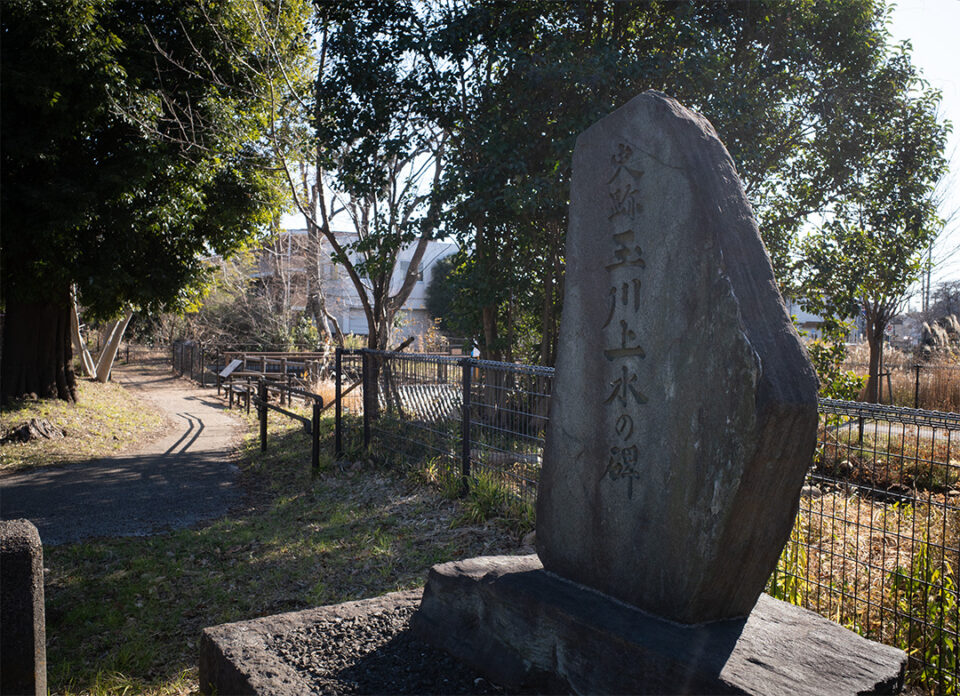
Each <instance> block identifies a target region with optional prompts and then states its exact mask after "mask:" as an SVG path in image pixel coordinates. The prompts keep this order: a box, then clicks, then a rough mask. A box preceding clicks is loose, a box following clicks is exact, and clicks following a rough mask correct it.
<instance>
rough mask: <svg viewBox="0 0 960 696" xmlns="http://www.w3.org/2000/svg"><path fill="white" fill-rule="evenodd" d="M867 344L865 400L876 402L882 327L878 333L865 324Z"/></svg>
mask: <svg viewBox="0 0 960 696" xmlns="http://www.w3.org/2000/svg"><path fill="white" fill-rule="evenodd" d="M866 334H867V345H868V346H869V347H870V368H869V370H868V372H867V389H866V400H867V402H868V403H871V404H875V403H877V395H878V392H877V385H879V383H880V375H879V372H880V343H881V341H883V329H881V330H880V332H879V333H877V332H876V331H874V330H873V327H872V326H869V325H868V326H867V331H866Z"/></svg>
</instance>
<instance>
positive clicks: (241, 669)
mask: <svg viewBox="0 0 960 696" xmlns="http://www.w3.org/2000/svg"><path fill="white" fill-rule="evenodd" d="M419 601H420V591H419V590H407V591H404V592H393V593H391V594H386V595H383V596H382V597H375V598H373V599H362V600H358V601H355V602H344V603H343V604H335V605H332V606H326V607H319V608H317V609H309V610H307V611H296V612H288V613H286V614H277V615H275V616H266V617H263V618H260V619H253V620H250V621H240V622H237V623H229V624H221V625H219V626H213V627H210V628H205V629H203V633H202V634H201V637H200V691H201V692H202V693H205V694H210V693H217V694H238V695H243V694H259V695H260V696H301V695H302V694H311V693H315V689H313V688H312V686H311V685H310V682H309V680H308V679H307V677H306V675H302V674H299V673H298V672H297V670H295V669H294V668H293V667H292V666H291V665H290V664H289V663H288V662H287V661H286V660H284V659H283V657H282V656H281V655H280V654H279V653H278V652H277V650H276V649H275V648H274V647H273V646H272V644H273V641H274V637H275V636H277V635H283V634H288V633H291V632H293V631H296V630H298V629H302V628H303V627H305V626H310V625H311V624H316V623H319V622H322V621H325V620H329V619H330V618H333V617H336V618H340V619H349V618H355V617H362V616H364V615H367V614H371V613H376V612H378V611H382V610H384V609H388V608H393V607H397V606H409V605H414V606H415V605H416V604H417V603H418V602H419Z"/></svg>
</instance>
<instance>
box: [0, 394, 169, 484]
mask: <svg viewBox="0 0 960 696" xmlns="http://www.w3.org/2000/svg"><path fill="white" fill-rule="evenodd" d="M31 418H44V419H46V420H49V421H50V422H51V423H53V424H54V425H56V426H58V427H60V428H63V429H64V430H65V431H66V437H64V438H62V439H57V440H46V439H41V440H33V441H31V442H23V443H21V442H10V443H7V444H3V445H0V472H2V473H8V472H11V471H16V470H21V469H27V468H31V467H36V466H45V465H51V464H69V463H72V462H79V461H86V460H89V459H95V458H97V457H105V456H110V455H112V454H117V453H119V452H121V451H122V450H124V449H126V448H128V447H129V446H130V445H131V444H132V443H143V442H146V441H148V440H149V439H150V438H152V437H155V436H157V435H159V434H160V433H161V432H163V431H164V430H165V429H166V428H167V427H169V423H168V421H167V419H166V416H165V415H164V414H163V412H162V411H160V410H159V409H157V408H156V407H155V406H154V405H153V404H152V403H150V402H149V401H147V400H145V399H141V398H139V397H138V396H136V395H134V394H132V393H130V392H129V391H127V390H126V389H124V388H123V387H121V386H120V385H119V384H114V383H108V384H100V383H99V382H94V381H91V380H85V379H84V380H79V382H78V384H77V402H76V403H70V402H67V401H60V400H59V399H21V400H18V401H15V402H14V403H13V404H11V405H10V406H9V407H5V408H4V409H3V412H2V413H0V431H3V432H6V431H7V430H8V429H10V428H13V427H16V426H17V425H19V424H21V423H23V422H25V421H29V420H30V419H31Z"/></svg>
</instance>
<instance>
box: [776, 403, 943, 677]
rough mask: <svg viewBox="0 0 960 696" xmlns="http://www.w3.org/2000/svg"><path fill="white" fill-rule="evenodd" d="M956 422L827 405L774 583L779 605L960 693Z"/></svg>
mask: <svg viewBox="0 0 960 696" xmlns="http://www.w3.org/2000/svg"><path fill="white" fill-rule="evenodd" d="M958 439H960V414H956V413H944V412H931V411H918V410H914V409H905V408H894V407H889V406H877V405H872V404H861V403H855V402H844V401H831V400H826V399H823V400H821V401H820V430H819V446H818V448H817V454H816V456H815V458H814V462H813V464H812V466H811V469H810V472H809V473H808V476H807V485H806V487H805V488H804V491H803V496H802V497H801V501H800V512H799V516H798V520H797V525H796V527H795V528H794V530H793V534H792V536H791V539H790V541H789V542H788V544H787V547H786V549H785V550H784V554H783V557H782V558H781V562H780V566H779V568H778V570H779V576H778V575H777V574H775V576H774V578H773V579H772V581H771V585H772V586H773V588H774V590H775V592H774V594H778V595H781V596H782V598H786V599H789V600H791V601H793V602H794V603H797V604H800V605H802V606H805V607H807V608H809V609H813V610H814V611H816V612H817V613H819V614H822V615H824V616H827V617H829V618H832V619H834V620H836V621H838V622H840V623H842V624H843V625H845V626H847V627H849V628H852V629H854V630H856V631H857V632H858V633H860V634H861V635H864V636H866V637H868V638H871V639H874V640H877V641H880V642H883V643H887V644H889V645H895V646H897V647H900V648H903V649H904V650H906V651H907V653H908V655H909V658H910V664H909V675H910V678H911V680H912V681H913V682H916V683H918V685H919V686H921V687H923V688H924V689H925V690H926V691H928V692H931V693H957V687H958V665H957V650H958V647H960V646H958V640H960V635H958V631H960V601H958V589H960V588H958V583H957V580H958V576H960V574H958V562H960V453H958V444H960V443H958Z"/></svg>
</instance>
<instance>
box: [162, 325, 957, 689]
mask: <svg viewBox="0 0 960 696" xmlns="http://www.w3.org/2000/svg"><path fill="white" fill-rule="evenodd" d="M208 359H209V356H207V357H204V354H203V352H202V351H201V350H200V349H199V348H193V349H191V348H190V346H189V344H184V345H183V346H181V347H180V348H176V347H175V348H174V366H175V368H177V367H179V369H180V370H182V371H183V373H184V374H187V373H188V372H189V373H191V374H193V375H194V378H195V379H198V381H199V380H200V379H203V377H202V376H201V375H202V373H203V371H204V369H203V365H205V364H208V363H204V361H205V360H208ZM207 369H208V370H209V368H207ZM332 372H333V375H334V376H335V378H336V379H335V390H334V398H333V401H332V408H334V411H335V423H336V427H335V455H336V456H337V458H344V457H352V456H361V454H362V453H363V452H366V453H367V455H368V456H373V457H377V458H380V459H382V460H386V461H391V462H396V463H400V462H404V463H405V464H406V465H408V466H415V467H419V468H421V469H422V470H424V471H425V472H429V473H430V474H431V476H433V477H434V478H435V480H437V481H438V482H439V483H441V484H443V485H447V486H449V490H451V491H453V492H458V491H459V492H461V493H463V492H465V491H466V490H467V489H468V488H469V487H471V486H473V487H480V488H486V489H489V488H490V487H491V486H493V487H495V488H496V489H497V490H498V491H499V492H500V493H502V494H503V496H504V498H505V499H508V500H510V501H512V504H513V505H514V506H515V507H514V508H513V509H512V512H513V513H517V512H519V514H521V515H525V516H528V519H530V520H532V519H533V516H534V507H535V501H536V487H537V482H538V480H539V473H540V466H541V457H542V452H543V444H544V438H545V433H546V426H547V421H548V414H549V402H550V395H551V392H552V383H553V369H552V368H543V367H534V366H528V365H513V364H505V363H495V362H487V361H481V360H475V359H472V358H459V357H453V356H437V355H418V354H404V353H395V352H381V351H370V350H338V351H337V352H336V356H335V362H334V365H333V369H332ZM211 384H212V383H211ZM265 388H266V389H274V388H275V389H277V390H278V391H277V393H278V394H279V393H281V392H282V390H283V388H284V386H283V385H270V384H268V386H267V387H265ZM258 389H259V386H258V385H257V384H256V383H251V388H250V389H248V390H247V395H248V396H247V399H248V403H249V400H250V399H251V398H252V400H253V403H255V404H257V405H258V406H260V405H261V404H262V403H264V401H263V400H261V398H260V397H259V396H258V395H257V394H256V391H257V390H258ZM315 396H317V397H318V398H319V395H315ZM288 398H289V394H288ZM267 403H269V400H267ZM271 406H274V404H271ZM248 407H249V406H248ZM265 412H266V410H265V409H263V410H262V411H261V413H265ZM819 413H820V417H819V435H818V447H817V452H816V456H815V458H814V461H813V462H812V463H811V468H810V470H809V472H808V475H807V480H806V485H805V486H804V489H803V492H802V496H801V500H800V509H799V513H798V518H797V523H796V525H795V527H794V529H793V532H792V534H791V537H790V540H789V542H788V543H787V545H786V547H785V549H784V552H783V555H782V557H781V560H780V563H779V564H778V567H777V570H776V571H775V572H774V574H773V576H772V577H771V579H770V583H769V586H768V590H769V591H770V592H771V594H773V595H774V596H777V597H779V598H781V599H786V600H788V601H791V602H793V603H795V604H799V605H801V606H804V607H806V608H809V609H812V610H814V611H816V612H818V613H820V614H822V615H824V616H827V617H828V618H830V619H833V620H835V621H838V622H839V623H841V624H843V625H845V626H847V627H849V628H851V629H853V630H856V631H857V632H859V633H861V634H862V635H864V636H866V637H868V638H871V639H874V640H878V641H881V642H884V643H887V644H890V645H895V646H898V647H901V648H903V649H904V650H906V651H907V653H908V655H909V671H908V679H909V680H910V681H911V682H913V683H915V684H917V685H919V686H920V687H922V689H923V690H924V691H926V692H928V693H938V694H955V693H957V692H958V686H960V675H958V659H957V658H958V652H960V449H958V448H960V442H958V440H960V414H958V413H948V412H937V411H922V410H916V409H908V408H898V407H891V406H884V405H876V404H862V403H857V402H846V401H832V400H826V399H823V400H821V401H820V403H819ZM263 422H264V421H263V419H261V423H263ZM311 425H313V424H312V423H311ZM261 427H262V426H261ZM313 432H314V433H316V432H317V430H316V428H313ZM264 435H265V434H264ZM263 442H266V439H265V437H264V439H263ZM315 449H316V447H315Z"/></svg>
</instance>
